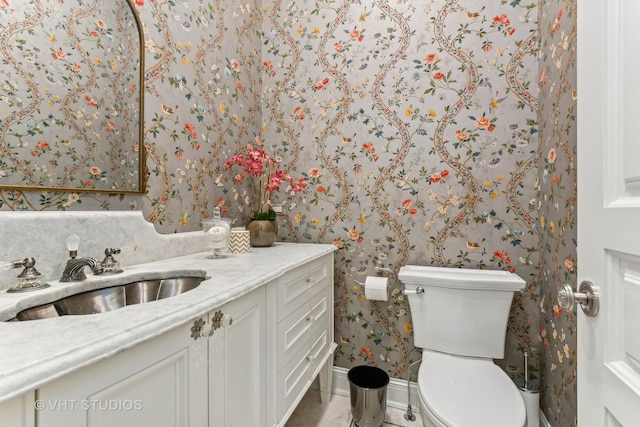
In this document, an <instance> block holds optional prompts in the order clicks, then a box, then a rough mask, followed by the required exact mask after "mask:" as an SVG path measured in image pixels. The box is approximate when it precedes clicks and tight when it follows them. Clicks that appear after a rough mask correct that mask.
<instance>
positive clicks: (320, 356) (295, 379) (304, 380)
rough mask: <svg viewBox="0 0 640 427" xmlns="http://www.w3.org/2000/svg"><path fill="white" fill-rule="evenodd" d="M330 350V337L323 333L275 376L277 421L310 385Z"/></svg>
mask: <svg viewBox="0 0 640 427" xmlns="http://www.w3.org/2000/svg"><path fill="white" fill-rule="evenodd" d="M330 348H331V340H330V335H329V334H328V333H327V332H326V331H323V332H322V334H321V335H320V336H319V337H318V339H317V340H316V341H315V342H314V343H312V345H311V348H310V349H309V350H307V351H306V352H305V351H302V352H300V353H298V357H296V358H295V359H294V360H292V362H291V363H290V364H288V365H287V366H286V367H285V369H283V370H282V372H280V373H279V374H278V375H277V381H276V383H277V388H276V393H277V398H276V401H277V402H278V415H277V416H278V419H279V420H280V419H282V417H283V416H284V415H285V412H286V411H288V410H289V408H290V407H291V405H292V404H293V403H294V402H295V401H296V399H297V398H299V397H301V395H302V394H304V393H305V392H306V390H307V389H308V387H309V385H311V382H312V381H313V378H314V377H313V374H314V372H315V371H316V370H317V368H318V367H319V366H320V364H321V363H324V361H325V359H326V356H327V354H328V351H329V349H330ZM329 356H330V355H329Z"/></svg>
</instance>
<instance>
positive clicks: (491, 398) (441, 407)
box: [418, 350, 526, 427]
mask: <svg viewBox="0 0 640 427" xmlns="http://www.w3.org/2000/svg"><path fill="white" fill-rule="evenodd" d="M418 388H419V390H420V395H421V397H422V400H423V402H424V404H425V405H426V406H427V408H429V410H430V411H431V412H432V413H433V415H435V416H436V417H437V418H438V419H439V420H440V421H441V422H442V423H443V424H445V425H447V426H449V427H515V426H517V427H521V426H523V425H524V423H525V419H526V414H525V407H524V401H523V400H522V397H521V396H520V393H519V392H518V389H517V388H516V386H515V384H514V383H513V382H512V381H511V379H510V378H509V377H508V376H507V374H505V373H504V371H503V370H502V369H500V368H499V367H498V366H496V365H495V364H494V363H493V361H492V360H488V359H473V358H466V357H459V356H452V355H448V354H442V353H436V352H431V351H428V350H425V351H424V352H423V357H422V366H421V367H420V370H419V373H418Z"/></svg>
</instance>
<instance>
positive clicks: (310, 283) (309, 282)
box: [307, 276, 316, 285]
mask: <svg viewBox="0 0 640 427" xmlns="http://www.w3.org/2000/svg"><path fill="white" fill-rule="evenodd" d="M315 282H316V281H315V280H314V279H313V276H309V277H307V284H308V285H313V284H314V283H315Z"/></svg>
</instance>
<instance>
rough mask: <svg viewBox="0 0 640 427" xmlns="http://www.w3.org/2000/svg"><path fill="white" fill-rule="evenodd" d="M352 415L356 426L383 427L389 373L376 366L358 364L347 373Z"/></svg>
mask: <svg viewBox="0 0 640 427" xmlns="http://www.w3.org/2000/svg"><path fill="white" fill-rule="evenodd" d="M347 378H348V379H349V394H350V396H351V416H352V417H353V422H354V424H355V425H356V427H382V424H384V416H385V412H386V410H387V385H389V375H387V373H386V372H385V371H383V370H382V369H380V368H376V367H374V366H365V365H362V366H356V367H354V368H351V369H350V370H349V372H348V373H347Z"/></svg>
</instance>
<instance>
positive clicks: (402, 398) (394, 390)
mask: <svg viewBox="0 0 640 427" xmlns="http://www.w3.org/2000/svg"><path fill="white" fill-rule="evenodd" d="M347 372H349V370H348V369H345V368H340V367H338V366H334V367H333V379H332V387H331V392H332V393H333V394H337V395H339V396H347V397H348V396H349V380H348V379H347ZM409 386H410V387H411V410H412V411H413V412H414V413H416V414H417V413H419V412H420V405H419V404H418V386H417V384H416V383H415V382H413V381H412V382H411V383H410V384H409ZM407 397H408V396H407V381H406V380H399V379H397V378H391V379H389V386H388V387H387V406H388V407H391V408H396V409H401V410H403V411H406V410H407ZM540 427H551V424H549V421H548V420H547V417H545V416H544V413H543V412H542V410H540Z"/></svg>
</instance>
